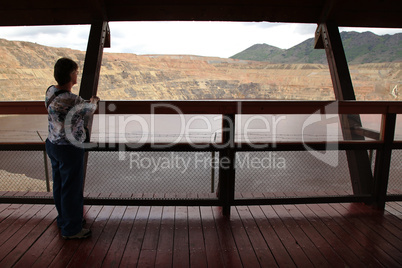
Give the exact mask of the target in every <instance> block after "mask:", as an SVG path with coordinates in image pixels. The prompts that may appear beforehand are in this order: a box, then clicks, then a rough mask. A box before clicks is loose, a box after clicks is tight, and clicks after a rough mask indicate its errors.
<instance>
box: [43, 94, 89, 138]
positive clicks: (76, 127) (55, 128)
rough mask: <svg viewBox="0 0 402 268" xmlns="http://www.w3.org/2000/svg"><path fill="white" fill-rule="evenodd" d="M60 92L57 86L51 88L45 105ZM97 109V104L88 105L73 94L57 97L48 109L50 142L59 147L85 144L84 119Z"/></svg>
mask: <svg viewBox="0 0 402 268" xmlns="http://www.w3.org/2000/svg"><path fill="white" fill-rule="evenodd" d="M58 90H59V89H57V88H56V87H55V86H51V87H49V89H48V90H47V91H46V98H45V105H46V103H47V102H48V100H49V99H50V98H51V97H52V96H53V95H54V93H55V92H57V91H58ZM96 107H97V105H96V104H92V103H87V102H85V100H84V99H83V98H81V97H80V96H77V95H75V94H73V93H71V92H66V93H62V94H60V95H58V96H57V97H55V98H54V99H53V101H52V102H51V103H50V105H49V107H48V108H47V110H48V120H49V127H48V130H49V135H48V139H49V141H50V142H52V143H53V144H58V145H66V144H72V143H73V144H74V143H77V142H80V143H82V142H84V141H85V139H86V133H85V128H84V117H85V116H87V115H91V114H93V113H94V112H95V110H96Z"/></svg>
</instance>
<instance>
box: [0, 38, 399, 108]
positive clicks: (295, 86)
mask: <svg viewBox="0 0 402 268" xmlns="http://www.w3.org/2000/svg"><path fill="white" fill-rule="evenodd" d="M261 47H262V48H264V46H256V47H255V48H256V49H257V50H258V49H260V48H261ZM270 49H271V51H272V53H274V52H275V53H279V54H282V53H283V51H282V50H280V49H277V48H274V47H271V48H270ZM60 57H70V58H72V59H73V60H75V61H76V62H77V63H78V65H79V66H80V68H81V72H80V74H82V67H83V65H84V59H85V52H84V51H78V50H73V49H67V48H54V47H48V46H43V45H38V44H34V43H30V42H19V41H8V40H5V39H0V102H1V101H25V100H43V98H44V93H45V91H46V88H47V87H48V86H49V85H52V84H54V83H55V81H54V78H53V66H54V63H55V62H56V60H57V59H58V58H60ZM349 68H350V72H351V74H352V81H353V86H354V89H355V92H356V97H357V99H358V100H398V99H399V96H398V92H397V89H398V88H401V87H402V84H401V81H402V71H401V70H402V62H400V63H395V62H394V63H389V62H384V63H367V64H357V65H350V66H349ZM80 78H81V77H80V76H79V78H78V79H79V81H78V85H76V86H75V87H74V88H73V92H74V93H78V90H79V85H80ZM98 96H99V97H100V98H101V99H102V100H216V99H219V100H222V99H265V100H267V99H269V100H333V99H335V96H334V92H333V86H332V81H331V77H330V74H329V70H328V66H327V65H324V64H316V63H315V64H306V63H286V64H285V63H270V62H262V61H251V60H236V59H224V58H217V57H200V56H191V55H135V54H127V53H104V55H103V60H102V67H101V73H100V81H99V86H98Z"/></svg>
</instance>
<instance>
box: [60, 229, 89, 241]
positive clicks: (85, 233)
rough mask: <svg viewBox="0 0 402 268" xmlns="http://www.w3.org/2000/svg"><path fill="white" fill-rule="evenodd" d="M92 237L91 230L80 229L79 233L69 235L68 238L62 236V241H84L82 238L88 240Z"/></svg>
mask: <svg viewBox="0 0 402 268" xmlns="http://www.w3.org/2000/svg"><path fill="white" fill-rule="evenodd" d="M91 235H92V232H91V230H89V229H84V228H82V229H81V231H79V232H78V233H77V234H75V235H70V236H64V235H63V238H64V239H84V238H88V237H90V236H91Z"/></svg>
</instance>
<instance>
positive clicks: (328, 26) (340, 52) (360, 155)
mask: <svg viewBox="0 0 402 268" xmlns="http://www.w3.org/2000/svg"><path fill="white" fill-rule="evenodd" d="M316 44H322V45H323V46H324V49H325V52H326V55H327V60H328V65H329V70H330V73H331V79H332V84H333V86H334V93H335V97H336V99H337V100H356V97H355V93H354V89H353V85H352V79H351V77H350V73H349V68H348V64H347V61H346V56H345V51H344V49H343V45H342V40H341V36H340V34H339V29H338V26H337V25H336V23H334V22H332V21H331V22H326V23H322V24H320V25H319V26H318V28H317V31H316ZM316 47H320V45H317V46H316ZM340 123H341V128H342V134H343V137H344V139H345V140H364V137H362V136H361V135H358V134H357V133H356V132H354V131H353V129H356V128H361V127H362V123H361V120H360V115H358V114H349V115H348V114H342V115H340ZM346 155H347V159H348V165H349V173H350V178H351V180H352V187H353V192H354V194H357V195H358V194H370V193H371V192H372V187H373V174H372V171H371V163H370V160H369V156H368V153H367V151H366V150H353V151H352V150H347V151H346Z"/></svg>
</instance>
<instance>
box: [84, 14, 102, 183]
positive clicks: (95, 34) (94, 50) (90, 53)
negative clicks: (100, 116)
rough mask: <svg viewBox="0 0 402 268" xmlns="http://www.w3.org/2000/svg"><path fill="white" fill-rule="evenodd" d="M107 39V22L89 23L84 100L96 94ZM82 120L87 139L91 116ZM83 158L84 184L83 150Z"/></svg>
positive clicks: (89, 131) (86, 153)
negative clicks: (85, 127) (85, 128)
mask: <svg viewBox="0 0 402 268" xmlns="http://www.w3.org/2000/svg"><path fill="white" fill-rule="evenodd" d="M108 40H109V26H108V22H107V21H101V20H99V21H95V22H93V23H92V25H91V31H90V33H89V39H88V45H87V51H86V54H85V62H84V68H83V71H82V79H81V85H80V92H79V95H80V96H81V97H82V98H83V99H85V100H89V99H90V98H91V97H92V96H96V95H97V92H98V82H99V75H100V69H101V65H102V56H103V48H104V47H105V42H108ZM84 120H85V124H86V126H87V128H88V133H87V135H89V137H87V139H88V140H89V139H90V135H91V131H92V120H93V117H92V116H89V117H88V118H85V119H84ZM84 159H85V164H84V165H85V167H84V186H85V177H86V171H87V163H88V152H85V158H84ZM84 186H83V187H84Z"/></svg>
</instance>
